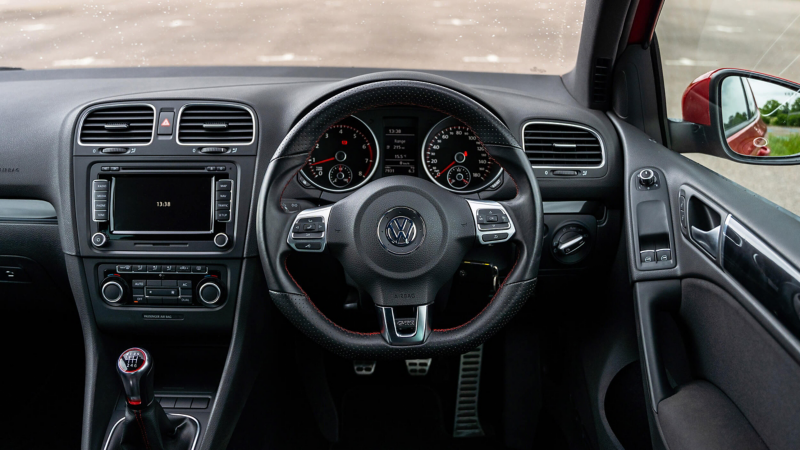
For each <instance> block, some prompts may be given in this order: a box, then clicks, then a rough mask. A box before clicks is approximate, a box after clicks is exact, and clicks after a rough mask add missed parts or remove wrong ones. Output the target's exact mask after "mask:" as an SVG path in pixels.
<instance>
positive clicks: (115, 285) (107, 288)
mask: <svg viewBox="0 0 800 450" xmlns="http://www.w3.org/2000/svg"><path fill="white" fill-rule="evenodd" d="M127 291H128V284H127V283H126V282H125V280H123V279H122V277H117V276H111V277H108V278H106V279H105V280H103V283H102V284H101V285H100V295H101V296H102V297H103V300H105V301H107V302H108V303H111V304H114V305H120V304H122V303H125V294H126V293H127Z"/></svg>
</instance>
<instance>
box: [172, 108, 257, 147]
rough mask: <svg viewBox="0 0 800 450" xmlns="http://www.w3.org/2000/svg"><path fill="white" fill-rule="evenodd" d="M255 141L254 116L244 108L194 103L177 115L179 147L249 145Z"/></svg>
mask: <svg viewBox="0 0 800 450" xmlns="http://www.w3.org/2000/svg"><path fill="white" fill-rule="evenodd" d="M254 140H255V115H254V114H253V112H252V111H251V110H250V109H248V108H246V107H244V106H241V105H232V104H227V103H194V104H191V105H186V106H184V107H183V109H181V111H180V113H179V114H178V144H181V145H248V144H252V143H253V141H254Z"/></svg>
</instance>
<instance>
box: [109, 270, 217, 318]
mask: <svg viewBox="0 0 800 450" xmlns="http://www.w3.org/2000/svg"><path fill="white" fill-rule="evenodd" d="M98 271H99V274H98V275H99V277H98V279H99V280H101V281H100V284H99V286H98V289H99V294H100V297H101V298H102V299H103V301H105V302H106V303H107V304H109V305H112V306H128V307H131V306H133V307H137V306H147V307H196V308H200V307H207V308H214V307H218V306H222V305H223V304H224V303H225V300H226V297H227V288H226V280H225V277H226V273H227V272H226V268H225V266H218V265H204V264H156V263H153V264H101V265H100V266H99V267H98Z"/></svg>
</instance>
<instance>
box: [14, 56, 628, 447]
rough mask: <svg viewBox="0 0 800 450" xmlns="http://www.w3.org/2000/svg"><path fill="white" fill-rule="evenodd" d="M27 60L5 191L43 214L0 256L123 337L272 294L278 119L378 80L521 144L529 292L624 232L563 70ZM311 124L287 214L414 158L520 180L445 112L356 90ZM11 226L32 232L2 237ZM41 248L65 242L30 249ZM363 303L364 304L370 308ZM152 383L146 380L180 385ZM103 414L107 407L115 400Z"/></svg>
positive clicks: (486, 254)
mask: <svg viewBox="0 0 800 450" xmlns="http://www.w3.org/2000/svg"><path fill="white" fill-rule="evenodd" d="M25 75H26V76H22V74H20V73H12V72H8V73H0V80H2V81H4V82H3V83H0V96H2V97H3V98H4V108H2V110H0V135H3V136H4V139H3V140H2V142H0V154H2V155H3V159H2V161H3V162H2V165H3V167H2V170H0V182H1V183H2V186H3V190H4V195H3V197H5V198H11V199H16V201H20V202H32V201H42V200H44V201H46V202H48V203H49V204H50V205H52V210H53V213H52V214H51V215H49V216H48V217H47V218H46V220H45V219H40V218H38V217H39V216H35V215H31V214H26V213H24V212H23V213H15V214H5V216H4V217H3V220H2V221H0V231H1V232H2V233H3V234H4V235H5V236H8V237H9V239H8V240H7V241H6V242H7V244H5V245H6V247H8V248H4V249H3V250H4V251H3V252H2V253H5V254H11V255H18V256H17V257H14V258H5V259H2V261H0V262H2V263H3V266H8V267H13V268H15V270H17V269H18V270H19V273H20V275H19V276H20V277H25V279H26V280H28V281H30V284H29V285H26V286H20V287H18V290H19V293H20V295H38V293H37V289H40V288H41V286H43V285H45V284H47V280H48V279H49V277H50V276H55V277H57V278H59V279H61V280H62V283H64V284H68V285H69V286H70V289H71V293H72V295H73V296H74V298H75V302H76V303H77V304H78V305H79V311H80V312H81V314H84V315H86V317H84V318H83V319H82V323H84V324H85V326H90V327H92V328H93V331H90V332H91V333H103V334H106V335H109V336H115V339H120V342H123V341H125V337H126V336H127V337H130V336H138V337H142V338H144V339H147V338H152V339H156V337H157V336H164V335H168V336H173V337H174V338H175V339H176V342H191V343H193V344H203V345H206V344H207V345H212V346H213V345H218V346H219V345H222V346H223V347H222V348H221V349H220V350H219V351H220V352H222V353H220V355H219V356H224V353H225V352H226V351H227V346H226V344H225V343H226V342H230V345H231V346H233V345H235V344H234V343H233V341H236V340H237V339H242V337H241V336H238V334H237V333H239V331H237V330H239V329H240V328H237V324H240V323H242V321H246V320H248V319H247V311H250V310H252V308H254V307H255V306H254V305H257V304H263V303H265V302H268V295H267V294H266V292H267V290H268V289H269V287H268V286H266V284H265V280H264V274H263V272H262V269H261V264H260V261H259V250H258V240H259V236H258V232H257V229H258V226H257V223H256V222H257V220H258V218H257V217H258V215H257V210H258V208H259V206H260V205H259V204H258V200H259V189H260V187H261V184H262V181H263V180H264V177H265V175H266V172H267V170H268V167H269V165H270V161H272V160H273V159H275V158H280V157H281V156H280V148H281V145H282V142H283V141H284V138H285V137H286V136H287V135H288V134H290V133H292V132H293V131H292V130H293V128H294V127H295V125H297V124H298V122H299V121H301V120H302V118H303V116H304V115H305V114H307V113H308V112H309V111H312V110H314V109H315V108H325V107H326V104H325V102H326V100H327V99H330V98H332V97H334V96H335V95H337V94H338V93H340V92H342V91H344V90H347V89H349V88H353V87H357V86H359V85H362V84H365V83H369V82H372V81H380V80H397V79H411V80H418V81H422V82H426V83H432V84H436V85H439V86H444V87H446V88H448V89H452V90H455V91H458V92H460V93H462V94H465V95H467V96H468V97H470V98H472V99H474V100H475V101H477V102H478V103H480V104H482V105H483V106H484V107H485V108H487V109H488V110H489V111H491V113H492V114H494V115H495V116H496V117H497V118H498V119H499V120H500V121H501V122H502V123H504V124H505V126H506V127H507V128H508V130H509V132H510V133H511V135H512V136H514V137H515V138H516V140H517V141H518V142H520V143H521V144H522V145H523V147H524V148H523V150H524V151H525V153H526V156H527V157H528V159H529V160H530V163H531V166H532V168H533V173H534V174H535V176H536V178H537V180H538V183H539V189H540V191H541V197H542V200H543V203H542V206H543V211H542V212H543V219H544V235H543V239H544V246H543V251H542V260H541V264H540V269H539V273H540V276H541V279H542V280H543V281H542V282H541V283H540V284H539V286H538V289H539V291H540V292H542V293H543V294H542V295H550V294H553V295H557V294H558V292H559V290H560V289H564V288H565V286H574V285H575V284H574V283H575V282H576V281H577V282H578V284H580V283H581V282H582V280H586V279H595V278H597V277H602V276H605V274H606V273H607V270H606V268H608V267H609V266H610V265H611V262H612V260H613V258H614V255H615V254H616V251H617V249H618V247H619V245H620V232H621V217H622V208H623V194H622V192H623V182H622V173H623V164H622V156H621V155H622V152H621V147H620V143H619V139H618V137H617V134H616V131H615V129H614V126H613V124H612V122H611V121H610V120H609V119H608V118H607V116H606V115H605V114H604V113H602V112H599V111H595V110H591V109H588V108H585V107H583V106H581V105H579V104H578V103H577V102H576V101H575V100H574V99H573V98H572V97H571V96H570V95H569V93H568V92H567V90H566V88H565V87H564V85H563V83H562V81H561V79H560V78H559V77H551V76H538V75H537V76H516V75H498V74H480V73H456V72H439V73H422V72H391V71H370V70H364V69H314V68H305V69H301V68H295V69H285V68H236V69H223V68H215V69H210V68H209V69H206V68H199V69H187V68H174V69H135V70H134V69H99V70H85V71H69V70H63V71H50V72H46V71H45V72H38V73H34V74H32V75H31V74H25ZM315 139H316V144H315V146H314V148H309V149H308V150H309V152H310V153H309V155H308V159H307V160H306V162H305V163H304V164H303V166H302V168H301V169H300V170H299V171H298V172H297V173H295V174H294V175H293V176H292V177H291V179H290V181H289V182H288V183H287V184H286V186H284V187H283V188H282V189H283V195H282V197H281V198H282V200H281V205H280V206H281V208H282V209H283V212H284V213H286V214H297V213H299V212H301V211H303V210H306V209H309V208H315V207H321V206H325V205H331V204H334V203H336V202H337V201H340V200H342V199H344V198H346V197H348V196H349V195H352V194H353V193H355V192H358V190H359V189H360V188H363V187H364V186H367V185H368V184H369V183H372V182H375V181H376V180H381V179H396V180H398V182H399V183H400V182H402V181H403V180H404V179H406V178H405V177H409V176H410V177H415V178H418V179H421V180H424V181H425V182H426V183H430V185H431V187H435V188H436V189H442V190H446V191H449V192H450V193H453V194H456V195H459V196H462V197H464V198H465V199H470V200H486V201H494V200H497V201H502V200H508V199H511V198H513V197H514V196H515V194H516V185H515V183H514V180H513V179H512V178H511V177H510V176H508V174H506V173H504V170H503V168H502V167H501V166H500V165H499V164H498V163H497V162H496V161H494V159H493V158H492V157H491V155H490V154H488V152H487V151H486V148H485V147H484V145H483V142H482V136H480V135H479V134H478V133H476V132H475V131H474V130H472V129H470V128H469V127H467V126H465V124H464V123H462V122H461V121H459V120H458V119H456V118H454V117H451V116H449V115H447V114H444V113H442V112H440V111H436V110H431V109H425V108H421V107H418V106H414V105H392V106H383V107H377V108H369V109H365V110H362V111H359V112H357V113H355V114H352V115H346V116H344V117H341V118H340V120H339V121H338V122H337V123H336V125H334V126H332V127H331V128H329V129H328V130H327V131H326V132H325V133H323V134H322V135H321V136H315ZM17 211H31V210H26V209H24V208H23V209H18V210H17ZM54 217H55V220H53V219H54ZM23 223H24V224H25V228H24V229H23V228H21V227H20V224H23ZM264 227H265V229H266V230H269V228H270V224H269V223H266V224H264ZM55 230H57V232H55ZM303 231H308V232H309V233H314V232H316V230H303ZM23 241H37V242H38V246H37V247H24V246H23V247H14V248H11V247H9V246H13V243H14V242H23ZM578 241H580V245H574V246H573V244H572V243H574V242H578ZM567 244H569V245H567ZM41 247H47V248H48V249H49V250H48V251H49V252H51V253H52V252H53V251H55V252H61V254H63V256H64V257H63V259H60V258H46V259H43V258H41V255H42V254H44V253H43V252H42V251H41ZM567 247H570V251H564V249H565V248H567ZM572 247H574V250H573V249H572ZM513 254H514V251H513V247H512V244H510V243H501V244H497V245H493V246H492V245H489V246H481V248H477V249H475V250H474V251H470V253H469V254H468V255H467V258H466V260H465V261H463V264H462V266H461V268H460V269H459V271H458V275H457V276H460V277H462V278H463V280H464V282H461V283H453V284H452V287H448V288H447V289H448V292H445V293H441V294H442V295H444V296H445V297H447V296H450V297H451V298H453V297H459V296H469V295H470V294H472V293H474V292H484V291H485V292H491V291H492V290H493V289H497V283H498V280H502V279H503V274H505V273H508V272H509V271H510V270H511V269H512V267H513V263H514V260H513ZM287 265H288V267H287V268H288V269H290V270H291V272H292V273H293V274H296V277H297V280H296V281H297V282H298V283H299V284H301V285H303V286H304V287H305V289H306V290H307V291H308V293H309V294H310V295H316V296H319V297H324V298H328V299H329V300H326V302H322V303H321V304H319V305H318V306H319V308H320V310H322V311H323V312H324V313H325V314H327V315H328V316H330V317H331V319H332V320H336V321H337V322H339V323H344V324H347V325H348V326H350V327H351V328H353V329H354V330H359V331H364V332H372V331H374V330H369V329H363V330H362V328H360V327H362V323H363V321H362V319H363V318H362V317H360V316H359V314H360V313H358V312H354V311H356V310H358V301H357V300H353V292H352V290H351V289H350V290H348V288H347V287H346V283H345V279H346V276H345V275H344V274H343V273H342V272H341V268H339V267H337V264H336V263H335V262H334V261H333V260H332V259H331V258H330V257H329V256H327V255H326V254H325V253H320V254H302V255H301V254H298V255H296V257H292V258H290V260H289V262H288V263H287ZM50 274H56V275H50ZM548 279H549V280H552V281H550V282H548V281H547V280H548ZM448 286H450V285H448ZM570 289H573V288H570ZM579 289H582V288H579ZM319 297H318V298H319ZM490 297H491V296H489V297H487V298H490ZM589 297H590V296H587V298H589ZM481 298H483V297H481ZM482 301H483V300H482ZM476 308H477V311H480V308H481V306H480V302H478V303H477V304H474V305H473V304H468V305H467V304H464V305H460V307H459V308H456V309H454V311H455V312H454V313H453V314H452V316H451V317H450V318H449V319H448V318H447V315H446V314H440V317H442V321H441V322H440V323H439V325H441V326H448V325H454V324H457V323H458V322H459V321H461V320H462V319H463V317H467V316H469V315H470V314H474V313H475V310H476ZM362 315H363V314H362ZM367 315H368V316H369V320H370V321H371V322H374V314H372V313H368V314H367ZM448 320H450V321H451V322H452V323H450V322H448ZM236 345H238V344H236ZM154 346H155V347H154V348H158V344H154ZM216 361H218V362H217V363H215V364H216V365H215V366H214V369H213V370H211V373H217V374H221V373H222V371H223V370H224V367H225V366H224V361H225V358H224V357H220V358H217V359H216ZM183 370H188V369H185V368H177V369H175V372H176V373H178V374H180V373H183V372H182V371H183ZM218 376H221V375H218ZM212 378H214V377H212ZM218 380H219V379H218V378H214V380H211V381H209V382H207V383H205V384H203V385H202V386H200V387H199V388H198V387H197V386H194V387H193V389H192V390H191V392H189V393H188V394H186V395H190V394H191V395H195V396H196V397H198V398H203V399H206V398H207V399H210V402H211V404H212V405H213V404H214V398H215V396H217V395H222V394H221V393H220V392H219V391H218V388H217V385H216V382H218ZM156 388H157V390H158V389H160V390H158V393H160V394H159V395H161V394H163V395H169V396H173V397H178V398H179V397H180V395H179V394H180V392H178V393H176V392H173V391H169V389H166V390H165V389H164V388H160V387H159V386H157V387H156ZM191 395H190V396H191ZM90 401H93V402H99V403H98V404H105V403H104V402H107V401H106V400H101V399H92V400H90ZM115 401H116V400H114V399H111V400H108V402H111V403H113V402H115ZM106 406H108V407H109V408H111V409H113V405H106ZM115 414H116V415H114V416H113V417H112V422H113V421H115V420H117V419H118V418H119V414H121V411H119V410H116V412H115ZM210 414H211V409H210V407H207V408H206V409H202V410H198V411H193V415H194V416H195V417H197V419H198V420H199V422H200V424H201V426H202V427H206V425H207V424H208V420H209V417H210ZM96 416H97V415H95V416H92V418H91V420H93V421H97V423H96V424H95V425H96V427H95V428H94V429H95V430H98V429H100V428H102V427H105V426H106V421H107V418H106V417H103V418H99V417H96ZM98 433H99V432H98ZM99 434H102V433H99Z"/></svg>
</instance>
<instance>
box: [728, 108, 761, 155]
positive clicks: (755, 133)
mask: <svg viewBox="0 0 800 450" xmlns="http://www.w3.org/2000/svg"><path fill="white" fill-rule="evenodd" d="M766 135H767V124H765V123H764V121H763V120H761V113H760V112H759V113H758V116H757V117H756V120H754V121H752V122H750V123H749V124H747V126H746V127H744V128H742V129H741V130H739V131H737V132H736V133H734V134H732V135H730V136H729V137H728V139H727V141H728V146H729V147H730V148H731V150H733V151H735V152H736V153H739V154H740V155H747V156H769V153H770V150H769V147H767V145H766V143H767V141H766V139H765V138H764V136H766ZM759 138H761V139H759ZM759 144H764V145H759Z"/></svg>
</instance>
